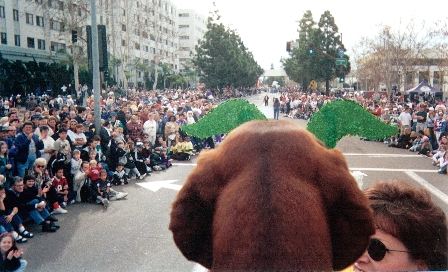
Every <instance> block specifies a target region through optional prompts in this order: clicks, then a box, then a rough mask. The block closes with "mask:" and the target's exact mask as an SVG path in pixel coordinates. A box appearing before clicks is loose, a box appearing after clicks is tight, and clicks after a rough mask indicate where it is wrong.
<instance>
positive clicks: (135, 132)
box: [0, 89, 256, 266]
mask: <svg viewBox="0 0 448 272" xmlns="http://www.w3.org/2000/svg"><path fill="white" fill-rule="evenodd" d="M254 93H256V90H254V89H250V90H225V91H223V92H220V93H219V94H218V95H216V94H214V93H212V92H211V91H208V90H201V89H198V90H165V91H163V92H161V91H146V90H136V89H129V90H128V91H127V92H126V93H125V95H122V96H118V95H117V92H114V91H110V90H109V92H105V93H103V96H102V98H101V130H100V131H99V133H96V131H95V125H94V121H95V118H94V110H93V109H94V98H93V96H88V95H86V96H81V97H79V99H77V98H76V95H73V96H72V95H65V96H63V95H59V96H57V97H50V96H47V95H43V96H40V97H36V96H34V95H29V96H28V97H26V98H25V99H23V98H22V97H20V96H13V97H11V98H9V99H8V98H5V99H1V100H0V116H1V118H0V213H1V215H2V216H1V217H0V234H2V233H4V234H5V235H6V234H10V236H11V237H12V238H13V240H14V244H15V243H16V242H17V243H24V242H27V239H30V238H32V237H33V236H34V234H33V233H31V231H30V230H31V229H29V228H27V226H28V223H31V224H32V223H34V224H37V225H41V226H42V227H41V228H42V231H43V232H56V231H57V230H58V229H59V227H60V226H59V225H57V223H56V222H57V221H58V219H57V217H55V216H54V215H55V214H61V213H67V212H68V211H69V210H70V208H69V205H71V204H74V203H77V202H88V203H97V204H101V205H103V206H104V207H105V208H107V207H108V206H109V203H110V201H112V200H119V199H123V198H125V197H127V193H125V192H122V186H123V185H125V184H128V183H129V182H131V181H132V180H139V179H143V178H144V177H145V176H149V175H151V173H152V172H153V171H163V170H166V169H167V168H169V167H170V166H171V165H172V161H173V159H174V160H190V159H191V156H192V155H194V154H195V153H196V152H199V151H200V150H201V149H203V148H213V147H214V139H213V138H210V139H207V140H205V141H202V140H199V139H194V138H193V139H191V138H190V137H188V136H187V135H185V134H183V133H182V131H181V130H180V128H181V127H182V126H184V125H187V124H193V123H195V122H196V121H197V120H198V119H199V118H201V117H202V116H204V115H205V114H207V113H208V112H209V111H210V110H211V109H212V108H213V107H215V106H216V105H217V104H218V103H220V101H222V100H224V99H227V98H231V97H241V96H246V95H251V94H254ZM17 252H19V251H17ZM16 255H17V258H20V256H18V255H20V254H19V253H14V256H16ZM18 263H20V262H15V264H18ZM20 264H21V265H23V262H22V263H20ZM24 265H25V266H26V263H25V264H24ZM0 266H1V265H0Z"/></svg>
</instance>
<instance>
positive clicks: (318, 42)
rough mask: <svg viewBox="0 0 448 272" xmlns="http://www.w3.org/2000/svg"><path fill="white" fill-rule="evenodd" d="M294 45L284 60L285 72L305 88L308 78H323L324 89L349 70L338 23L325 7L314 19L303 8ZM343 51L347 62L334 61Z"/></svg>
mask: <svg viewBox="0 0 448 272" xmlns="http://www.w3.org/2000/svg"><path fill="white" fill-rule="evenodd" d="M298 32H299V39H298V40H297V41H296V44H297V46H296V47H295V48H293V50H292V52H291V53H290V58H288V59H285V60H283V66H284V68H285V71H286V73H287V74H288V76H289V77H290V78H291V79H292V80H294V81H296V82H299V83H301V84H302V86H303V87H305V88H306V86H308V84H309V82H310V81H311V80H317V81H322V82H325V87H326V91H327V93H328V92H329V91H330V81H331V80H333V79H334V78H335V77H344V76H345V75H347V74H348V73H349V72H350V62H349V57H348V56H347V55H346V54H345V48H344V45H343V44H342V41H341V37H340V36H339V33H338V27H337V25H336V23H335V20H334V18H333V16H332V15H331V13H330V12H329V11H325V12H324V13H323V14H322V15H321V17H320V20H319V23H318V24H317V25H316V23H315V22H314V20H313V16H312V13H311V11H309V10H308V11H306V12H305V14H304V15H303V17H302V19H301V20H300V22H299V29H298ZM339 51H341V52H342V58H344V59H345V60H346V62H347V64H346V65H345V66H344V65H336V59H337V58H338V52H339Z"/></svg>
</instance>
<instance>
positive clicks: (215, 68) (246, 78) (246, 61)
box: [193, 13, 263, 88]
mask: <svg viewBox="0 0 448 272" xmlns="http://www.w3.org/2000/svg"><path fill="white" fill-rule="evenodd" d="M215 15H216V17H215V18H216V20H215V19H213V18H212V17H209V19H208V24H207V32H206V33H205V35H204V38H203V39H202V40H201V41H200V42H199V45H198V46H196V55H195V56H194V58H193V64H194V65H195V67H196V68H197V70H198V71H199V77H200V79H201V81H203V82H204V83H205V84H206V85H207V86H208V87H211V88H223V87H225V86H234V87H249V86H254V85H255V83H256V82H257V79H258V77H259V76H260V75H261V74H262V73H263V69H261V67H260V66H259V65H258V64H257V62H256V61H255V60H254V57H253V55H252V53H251V52H250V51H249V50H248V49H247V48H246V47H245V46H244V43H243V42H242V40H241V38H240V37H239V35H238V34H237V33H236V32H235V31H234V30H231V29H229V28H227V27H225V26H224V25H223V24H222V23H218V20H219V15H217V14H216V13H215Z"/></svg>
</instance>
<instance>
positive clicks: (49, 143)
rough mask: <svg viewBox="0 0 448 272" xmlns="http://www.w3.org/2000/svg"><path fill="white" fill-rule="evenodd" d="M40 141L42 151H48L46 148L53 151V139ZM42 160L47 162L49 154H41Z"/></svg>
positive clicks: (48, 138)
mask: <svg viewBox="0 0 448 272" xmlns="http://www.w3.org/2000/svg"><path fill="white" fill-rule="evenodd" d="M41 140H42V142H43V143H44V150H45V149H48V148H51V149H54V142H55V140H54V139H53V138H51V137H50V136H47V138H45V139H41ZM42 158H44V159H45V160H47V162H48V161H49V160H50V154H49V153H42Z"/></svg>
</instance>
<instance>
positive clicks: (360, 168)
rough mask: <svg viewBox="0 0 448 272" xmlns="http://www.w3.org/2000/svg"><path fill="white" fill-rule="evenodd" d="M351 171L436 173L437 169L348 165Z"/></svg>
mask: <svg viewBox="0 0 448 272" xmlns="http://www.w3.org/2000/svg"><path fill="white" fill-rule="evenodd" d="M350 170H351V171H371V172H417V173H437V170H430V169H401V168H398V169H394V168H362V167H350Z"/></svg>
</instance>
